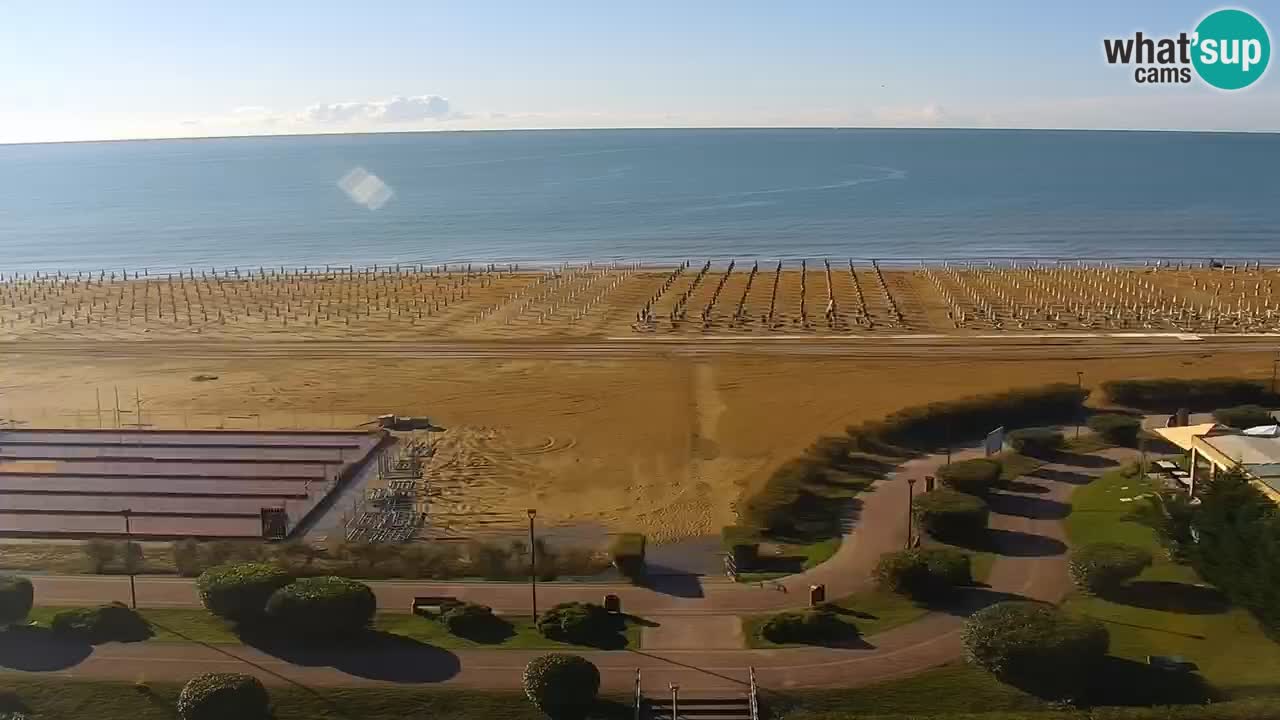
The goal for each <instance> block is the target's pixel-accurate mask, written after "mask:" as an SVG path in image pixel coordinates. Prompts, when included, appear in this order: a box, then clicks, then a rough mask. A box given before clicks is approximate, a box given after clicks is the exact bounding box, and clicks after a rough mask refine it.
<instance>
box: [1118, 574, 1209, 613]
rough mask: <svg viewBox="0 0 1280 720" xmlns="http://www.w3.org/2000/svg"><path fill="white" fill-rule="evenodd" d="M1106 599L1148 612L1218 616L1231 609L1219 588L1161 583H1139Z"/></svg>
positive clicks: (1144, 581) (1128, 584) (1135, 582)
mask: <svg viewBox="0 0 1280 720" xmlns="http://www.w3.org/2000/svg"><path fill="white" fill-rule="evenodd" d="M1103 599H1105V600H1109V601H1110V602H1114V603H1120V604H1122V605H1131V606H1133V607H1139V608H1143V609H1146V610H1162V611H1164V612H1173V613H1182V614H1185V615H1217V614H1220V613H1224V612H1226V611H1227V608H1228V607H1230V605H1229V603H1228V602H1227V598H1226V596H1224V595H1223V594H1222V592H1221V591H1219V590H1218V589H1217V588H1212V587H1207V586H1203V585H1191V584H1188V583H1178V582H1166V581H1159V580H1135V581H1134V582H1130V583H1126V584H1125V585H1122V586H1120V587H1119V588H1116V589H1115V590H1110V591H1108V592H1107V593H1106V594H1105V595H1103Z"/></svg>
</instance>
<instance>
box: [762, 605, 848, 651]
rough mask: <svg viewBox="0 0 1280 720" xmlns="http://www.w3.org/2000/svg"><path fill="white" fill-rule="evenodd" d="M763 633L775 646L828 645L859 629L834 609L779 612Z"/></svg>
mask: <svg viewBox="0 0 1280 720" xmlns="http://www.w3.org/2000/svg"><path fill="white" fill-rule="evenodd" d="M760 634H761V635H763V636H764V637H765V639H766V640H768V641H770V642H775V643H804V644H824V643H832V642H837V641H840V640H844V639H846V638H848V637H850V636H853V635H857V628H856V627H855V626H854V625H853V623H849V622H845V621H843V620H841V619H840V616H839V615H837V614H836V613H835V612H834V611H832V610H827V609H814V610H805V611H802V612H782V613H778V614H777V615H774V616H773V617H771V618H769V620H768V621H767V622H765V624H764V626H763V627H761V628H760Z"/></svg>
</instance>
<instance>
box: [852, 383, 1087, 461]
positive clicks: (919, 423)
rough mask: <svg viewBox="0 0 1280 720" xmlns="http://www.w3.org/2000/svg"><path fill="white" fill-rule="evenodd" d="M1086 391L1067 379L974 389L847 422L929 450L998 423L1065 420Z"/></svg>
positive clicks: (859, 432) (860, 432) (858, 431)
mask: <svg viewBox="0 0 1280 720" xmlns="http://www.w3.org/2000/svg"><path fill="white" fill-rule="evenodd" d="M1088 396H1089V392H1088V391H1087V390H1082V389H1081V388H1079V387H1077V386H1076V385H1074V384H1069V383H1055V384H1052V385H1045V386H1042V387H1037V388H1022V389H1017V390H1010V391H1008V392H1003V393H994V394H989V395H975V396H971V397H966V398H961V399H959V400H952V401H947V402H936V403H930V404H928V405H921V406H916V407H910V408H906V409H904V410H899V411H897V412H894V413H891V414H890V415H889V416H888V417H886V418H885V419H884V421H883V422H880V423H867V424H865V425H862V426H860V427H857V428H851V429H850V431H849V434H850V435H856V436H858V437H859V438H865V437H867V436H874V437H878V438H879V441H880V442H881V443H884V442H887V443H892V444H896V445H901V446H905V447H910V448H918V449H922V450H932V449H934V448H936V447H937V446H938V445H939V444H940V443H944V442H946V441H948V440H950V441H952V442H955V441H957V440H961V439H964V438H965V437H968V436H970V435H972V436H974V437H978V436H981V435H982V434H985V433H986V432H987V431H988V430H991V429H993V428H997V427H1000V426H1002V425H1003V426H1005V427H1028V426H1034V425H1044V424H1054V423H1059V422H1066V421H1069V420H1071V419H1072V418H1076V417H1079V415H1080V408H1081V406H1082V405H1083V403H1084V400H1085V398H1087V397H1088Z"/></svg>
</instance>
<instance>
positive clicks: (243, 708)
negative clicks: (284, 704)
mask: <svg viewBox="0 0 1280 720" xmlns="http://www.w3.org/2000/svg"><path fill="white" fill-rule="evenodd" d="M269 704H270V699H269V698H268V697H267V689H266V688H264V687H263V686H262V683H261V682H259V681H258V678H256V677H253V676H252V675H242V674H240V673H208V674H205V675H198V676H196V677H194V678H191V680H189V681H188V682H187V684H186V685H184V686H183V688H182V692H181V693H180V694H179V695H178V716H179V717H181V718H182V720H227V718H235V719H236V720H267V719H268V718H269V717H271V710H270V707H269Z"/></svg>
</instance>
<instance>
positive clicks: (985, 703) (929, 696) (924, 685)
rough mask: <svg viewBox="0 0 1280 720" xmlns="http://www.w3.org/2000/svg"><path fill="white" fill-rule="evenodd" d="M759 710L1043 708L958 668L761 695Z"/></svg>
mask: <svg viewBox="0 0 1280 720" xmlns="http://www.w3.org/2000/svg"><path fill="white" fill-rule="evenodd" d="M764 704H765V706H766V708H771V709H773V710H774V714H773V716H774V717H778V716H781V717H784V718H785V719H786V720H850V718H856V717H863V716H867V715H877V716H878V715H899V714H901V715H904V716H910V717H913V718H915V717H922V718H923V717H926V715H925V714H926V713H927V717H929V718H934V717H936V718H939V719H940V718H942V717H952V716H953V715H954V714H956V713H979V712H998V711H1017V710H1037V709H1041V710H1042V709H1044V708H1045V705H1044V703H1042V702H1041V701H1040V700H1037V699H1036V698H1035V697H1032V696H1031V695H1028V694H1026V693H1024V692H1022V691H1020V690H1017V689H1015V688H1013V687H1010V686H1008V685H1005V684H1003V683H1000V682H998V681H996V680H994V679H992V677H991V676H990V675H988V674H987V673H985V672H983V671H982V670H976V669H974V668H971V667H969V666H967V665H960V664H957V665H947V666H944V667H940V668H937V669H934V670H929V671H926V672H923V673H920V674H919V675H914V676H912V677H909V678H903V679H901V680H892V681H889V682H885V683H877V684H874V685H868V686H866V687H860V688H848V689H842V690H810V691H805V692H788V693H781V694H777V695H775V694H773V693H767V694H766V695H765V703H764ZM1036 717H1039V715H1036ZM1046 717H1052V716H1046Z"/></svg>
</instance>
